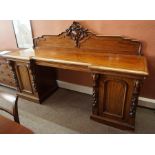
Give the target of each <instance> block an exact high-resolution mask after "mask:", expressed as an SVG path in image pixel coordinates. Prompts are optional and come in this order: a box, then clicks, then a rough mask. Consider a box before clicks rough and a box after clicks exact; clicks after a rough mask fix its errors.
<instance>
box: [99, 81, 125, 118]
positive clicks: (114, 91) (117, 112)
mask: <svg viewBox="0 0 155 155" xmlns="http://www.w3.org/2000/svg"><path fill="white" fill-rule="evenodd" d="M103 89H104V92H105V93H104V95H103V100H104V101H103V102H104V106H103V109H102V110H103V113H107V114H109V115H114V116H116V117H120V118H123V112H124V105H125V99H126V95H127V83H125V82H124V81H121V80H106V81H104V86H103Z"/></svg>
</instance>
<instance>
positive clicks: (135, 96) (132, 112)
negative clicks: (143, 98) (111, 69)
mask: <svg viewBox="0 0 155 155" xmlns="http://www.w3.org/2000/svg"><path fill="white" fill-rule="evenodd" d="M139 92H140V81H139V80H136V81H135V83H134V90H133V94H132V98H131V106H130V111H129V115H130V116H131V117H135V114H136V106H137V104H138V96H139Z"/></svg>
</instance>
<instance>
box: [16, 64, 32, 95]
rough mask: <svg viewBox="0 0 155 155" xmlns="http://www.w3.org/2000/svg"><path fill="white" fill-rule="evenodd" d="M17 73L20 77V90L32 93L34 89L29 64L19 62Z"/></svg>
mask: <svg viewBox="0 0 155 155" xmlns="http://www.w3.org/2000/svg"><path fill="white" fill-rule="evenodd" d="M17 73H18V78H19V84H20V90H21V91H22V92H25V93H28V94H32V93H33V90H32V86H31V80H30V75H29V70H28V68H27V66H25V65H24V64H18V65H17Z"/></svg>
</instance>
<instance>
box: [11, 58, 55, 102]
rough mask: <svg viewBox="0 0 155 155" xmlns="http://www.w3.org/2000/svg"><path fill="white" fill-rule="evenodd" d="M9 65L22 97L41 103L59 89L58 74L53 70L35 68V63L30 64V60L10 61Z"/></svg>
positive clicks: (40, 67)
mask: <svg viewBox="0 0 155 155" xmlns="http://www.w3.org/2000/svg"><path fill="white" fill-rule="evenodd" d="M8 64H9V66H10V70H11V71H12V73H13V75H14V80H15V83H16V87H17V94H18V95H19V96H20V97H22V98H25V99H28V100H30V101H33V102H37V103H40V102H41V101H43V100H44V99H45V98H47V96H49V95H50V94H51V93H52V92H53V91H55V90H56V89H57V83H56V72H55V70H54V69H53V68H49V67H42V66H37V67H35V68H34V67H33V62H32V63H30V61H29V60H28V61H26V60H16V61H14V60H8ZM30 64H31V65H30ZM35 72H36V73H35ZM36 76H37V79H36Z"/></svg>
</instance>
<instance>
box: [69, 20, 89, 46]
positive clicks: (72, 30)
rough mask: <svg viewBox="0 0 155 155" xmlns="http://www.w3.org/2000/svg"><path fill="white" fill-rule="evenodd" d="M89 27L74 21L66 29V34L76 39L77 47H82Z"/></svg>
mask: <svg viewBox="0 0 155 155" xmlns="http://www.w3.org/2000/svg"><path fill="white" fill-rule="evenodd" d="M88 34H89V32H88V29H85V28H83V27H82V26H81V25H80V23H78V22H75V21H74V22H73V24H72V25H71V26H70V27H69V28H68V29H67V30H66V35H67V36H70V38H71V39H72V40H74V41H75V45H76V47H80V41H81V40H83V39H84V38H86V37H87V36H88Z"/></svg>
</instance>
